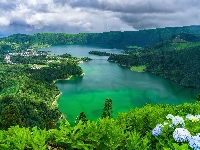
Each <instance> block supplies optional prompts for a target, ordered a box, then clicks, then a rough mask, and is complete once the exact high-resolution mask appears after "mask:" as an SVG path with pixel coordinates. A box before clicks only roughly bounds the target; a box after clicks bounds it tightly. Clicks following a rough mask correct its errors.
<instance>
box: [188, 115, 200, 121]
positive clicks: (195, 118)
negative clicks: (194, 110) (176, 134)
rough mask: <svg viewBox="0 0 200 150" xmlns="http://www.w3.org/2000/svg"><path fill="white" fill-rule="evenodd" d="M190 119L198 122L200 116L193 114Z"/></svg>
mask: <svg viewBox="0 0 200 150" xmlns="http://www.w3.org/2000/svg"><path fill="white" fill-rule="evenodd" d="M189 120H191V121H192V122H197V121H199V118H197V117H195V116H192V117H190V119H189Z"/></svg>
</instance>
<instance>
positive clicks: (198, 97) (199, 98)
mask: <svg viewBox="0 0 200 150" xmlns="http://www.w3.org/2000/svg"><path fill="white" fill-rule="evenodd" d="M196 100H197V102H200V94H198V96H197V98H196Z"/></svg>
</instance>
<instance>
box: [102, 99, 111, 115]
mask: <svg viewBox="0 0 200 150" xmlns="http://www.w3.org/2000/svg"><path fill="white" fill-rule="evenodd" d="M112 113H113V111H112V100H111V99H110V98H107V99H106V102H105V104H104V108H103V110H102V115H101V118H106V117H109V118H112Z"/></svg>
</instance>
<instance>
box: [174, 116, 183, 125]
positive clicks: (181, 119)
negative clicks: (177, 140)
mask: <svg viewBox="0 0 200 150" xmlns="http://www.w3.org/2000/svg"><path fill="white" fill-rule="evenodd" d="M172 124H173V125H175V126H177V125H179V124H180V125H181V126H184V125H185V124H184V120H183V118H182V117H179V116H175V117H173V118H172Z"/></svg>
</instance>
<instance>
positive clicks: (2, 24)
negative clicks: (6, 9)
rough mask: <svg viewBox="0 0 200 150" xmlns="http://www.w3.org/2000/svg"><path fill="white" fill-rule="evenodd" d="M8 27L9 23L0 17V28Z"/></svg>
mask: <svg viewBox="0 0 200 150" xmlns="http://www.w3.org/2000/svg"><path fill="white" fill-rule="evenodd" d="M8 25H10V21H9V20H8V19H6V18H5V17H0V26H8Z"/></svg>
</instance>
